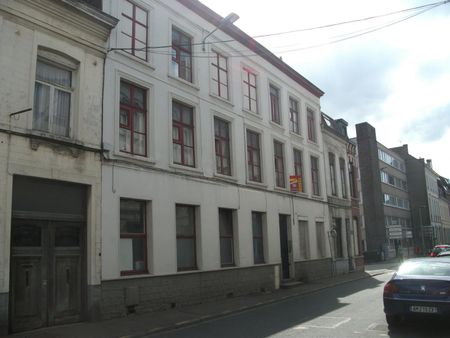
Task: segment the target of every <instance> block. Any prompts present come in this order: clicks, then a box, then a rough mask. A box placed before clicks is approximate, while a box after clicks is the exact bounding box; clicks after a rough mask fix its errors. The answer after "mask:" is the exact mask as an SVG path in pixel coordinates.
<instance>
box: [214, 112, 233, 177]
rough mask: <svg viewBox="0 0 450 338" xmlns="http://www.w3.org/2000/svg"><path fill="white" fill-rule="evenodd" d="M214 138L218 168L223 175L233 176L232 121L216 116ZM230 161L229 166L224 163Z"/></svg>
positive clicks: (218, 171)
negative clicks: (231, 150)
mask: <svg viewBox="0 0 450 338" xmlns="http://www.w3.org/2000/svg"><path fill="white" fill-rule="evenodd" d="M214 139H215V148H216V170H217V173H219V174H222V175H227V176H231V155H230V123H229V122H227V121H225V120H222V119H220V118H218V117H214ZM224 162H228V167H226V166H225V165H224Z"/></svg>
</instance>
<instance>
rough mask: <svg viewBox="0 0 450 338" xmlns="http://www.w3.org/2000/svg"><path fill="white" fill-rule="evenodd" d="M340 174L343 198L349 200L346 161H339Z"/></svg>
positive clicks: (341, 159)
mask: <svg viewBox="0 0 450 338" xmlns="http://www.w3.org/2000/svg"><path fill="white" fill-rule="evenodd" d="M339 172H340V173H341V190H342V197H343V198H347V175H346V173H345V160H344V159H343V158H340V159H339Z"/></svg>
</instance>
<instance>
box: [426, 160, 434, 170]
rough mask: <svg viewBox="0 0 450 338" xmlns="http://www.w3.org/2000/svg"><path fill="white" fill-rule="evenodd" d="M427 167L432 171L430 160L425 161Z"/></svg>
mask: <svg viewBox="0 0 450 338" xmlns="http://www.w3.org/2000/svg"><path fill="white" fill-rule="evenodd" d="M427 167H428V168H430V169H433V162H432V161H431V160H427Z"/></svg>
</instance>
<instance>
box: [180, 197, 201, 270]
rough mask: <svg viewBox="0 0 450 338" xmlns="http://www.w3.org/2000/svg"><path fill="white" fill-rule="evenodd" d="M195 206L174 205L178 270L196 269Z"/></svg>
mask: <svg viewBox="0 0 450 338" xmlns="http://www.w3.org/2000/svg"><path fill="white" fill-rule="evenodd" d="M195 208H196V207H195V206H191V205H181V204H178V205H177V206H176V228H177V268H178V271H184V270H196V269H197V254H196V251H197V248H196V229H195V228H196V224H195Z"/></svg>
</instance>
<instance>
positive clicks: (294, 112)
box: [289, 97, 300, 134]
mask: <svg viewBox="0 0 450 338" xmlns="http://www.w3.org/2000/svg"><path fill="white" fill-rule="evenodd" d="M298 115H299V113H298V101H297V100H296V99H294V98H292V97H290V98H289V121H290V124H291V131H292V132H293V133H296V134H300V125H299V118H298Z"/></svg>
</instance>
